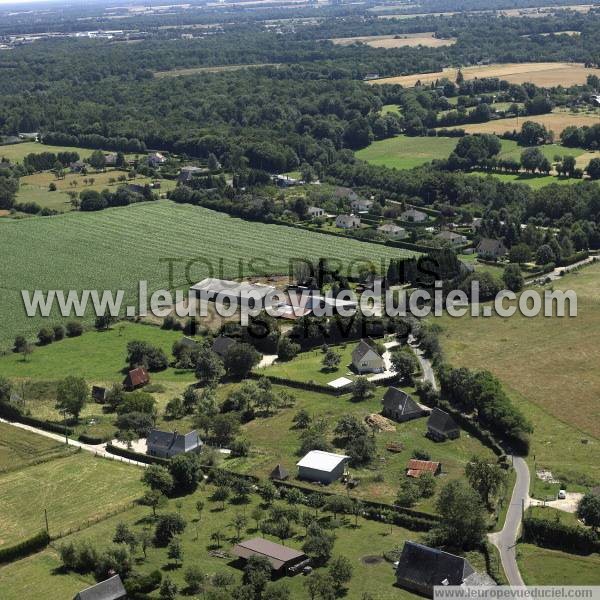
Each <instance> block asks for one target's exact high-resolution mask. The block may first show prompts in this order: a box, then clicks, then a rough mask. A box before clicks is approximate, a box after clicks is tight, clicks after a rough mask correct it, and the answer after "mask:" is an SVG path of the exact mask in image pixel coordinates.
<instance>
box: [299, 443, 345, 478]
mask: <svg viewBox="0 0 600 600" xmlns="http://www.w3.org/2000/svg"><path fill="white" fill-rule="evenodd" d="M348 460H350V457H349V456H346V455H345V454H334V453H333V452H324V451H323V450H311V451H310V452H309V453H308V454H306V455H305V456H304V457H303V458H302V460H300V461H299V462H298V463H296V466H297V467H298V477H299V478H300V479H306V480H308V481H320V482H321V483H332V482H333V481H336V480H337V479H339V478H340V477H341V476H342V475H343V474H344V470H345V468H346V463H347V462H348Z"/></svg>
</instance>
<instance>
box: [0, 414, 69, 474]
mask: <svg viewBox="0 0 600 600" xmlns="http://www.w3.org/2000/svg"><path fill="white" fill-rule="evenodd" d="M64 453H65V446H64V444H60V443H59V442H55V441H54V440H52V439H50V438H46V437H42V436H39V435H36V434H35V433H31V432H29V431H26V430H24V429H20V428H18V427H14V426H12V425H7V424H6V423H0V473H1V472H2V471H6V470H8V469H10V470H14V469H17V468H20V467H24V466H26V465H28V464H30V463H33V462H41V461H44V460H47V459H50V458H54V457H58V456H61V455H63V454H64Z"/></svg>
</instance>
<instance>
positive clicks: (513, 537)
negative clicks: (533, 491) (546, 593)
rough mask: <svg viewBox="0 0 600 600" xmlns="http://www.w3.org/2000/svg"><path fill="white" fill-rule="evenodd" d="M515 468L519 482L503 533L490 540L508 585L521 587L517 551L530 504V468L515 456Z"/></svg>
mask: <svg viewBox="0 0 600 600" xmlns="http://www.w3.org/2000/svg"><path fill="white" fill-rule="evenodd" d="M513 466H514V469H515V473H516V475H517V480H516V482H515V487H514V489H513V493H512V497H511V499H510V506H509V507H508V512H507V513H506V521H505V522H504V527H503V528H502V531H499V532H497V533H492V534H490V536H489V538H490V541H491V542H492V544H494V546H496V548H498V550H499V551H500V558H501V560H502V567H503V568H504V573H505V574H506V578H507V579H508V583H510V585H512V586H520V585H525V584H524V583H523V578H522V577H521V573H520V571H519V567H518V565H517V557H516V550H517V537H518V535H519V529H520V527H521V520H522V517H523V509H524V508H527V505H528V504H529V467H528V466H527V463H526V462H525V460H524V459H523V458H521V457H520V456H513Z"/></svg>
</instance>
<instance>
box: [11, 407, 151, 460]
mask: <svg viewBox="0 0 600 600" xmlns="http://www.w3.org/2000/svg"><path fill="white" fill-rule="evenodd" d="M0 423H6V424H7V425H12V426H13V427H18V428H19V429H24V430H26V431H30V432H32V433H37V434H38V435H43V436H44V437H47V438H50V439H51V440H55V441H57V442H62V443H64V442H65V436H64V435H61V434H59V433H51V432H50V431H45V430H44V429H39V428H37V427H32V426H31V425H25V424H24V423H17V422H14V421H7V420H6V419H2V418H0ZM67 444H68V445H69V446H74V447H76V448H81V449H82V450H85V451H86V452H91V453H92V454H95V455H96V456H101V457H102V458H108V459H110V460H116V461H118V462H124V463H127V464H128V465H136V466H138V467H144V468H146V467H147V466H148V465H147V464H146V463H142V462H138V461H137V460H131V459H130V458H124V457H122V456H117V455H116V454H111V453H110V452H107V451H106V444H99V445H98V446H92V445H91V444H84V443H82V442H78V441H77V440H72V439H71V438H67Z"/></svg>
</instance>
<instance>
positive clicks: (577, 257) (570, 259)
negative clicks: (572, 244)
mask: <svg viewBox="0 0 600 600" xmlns="http://www.w3.org/2000/svg"><path fill="white" fill-rule="evenodd" d="M589 256H590V253H589V252H588V251H587V250H582V251H581V252H576V253H575V254H571V256H567V258H563V259H562V260H560V261H559V262H558V266H559V267H568V266H569V265H574V264H575V263H577V262H580V261H582V260H585V259H586V258H588V257H589Z"/></svg>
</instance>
